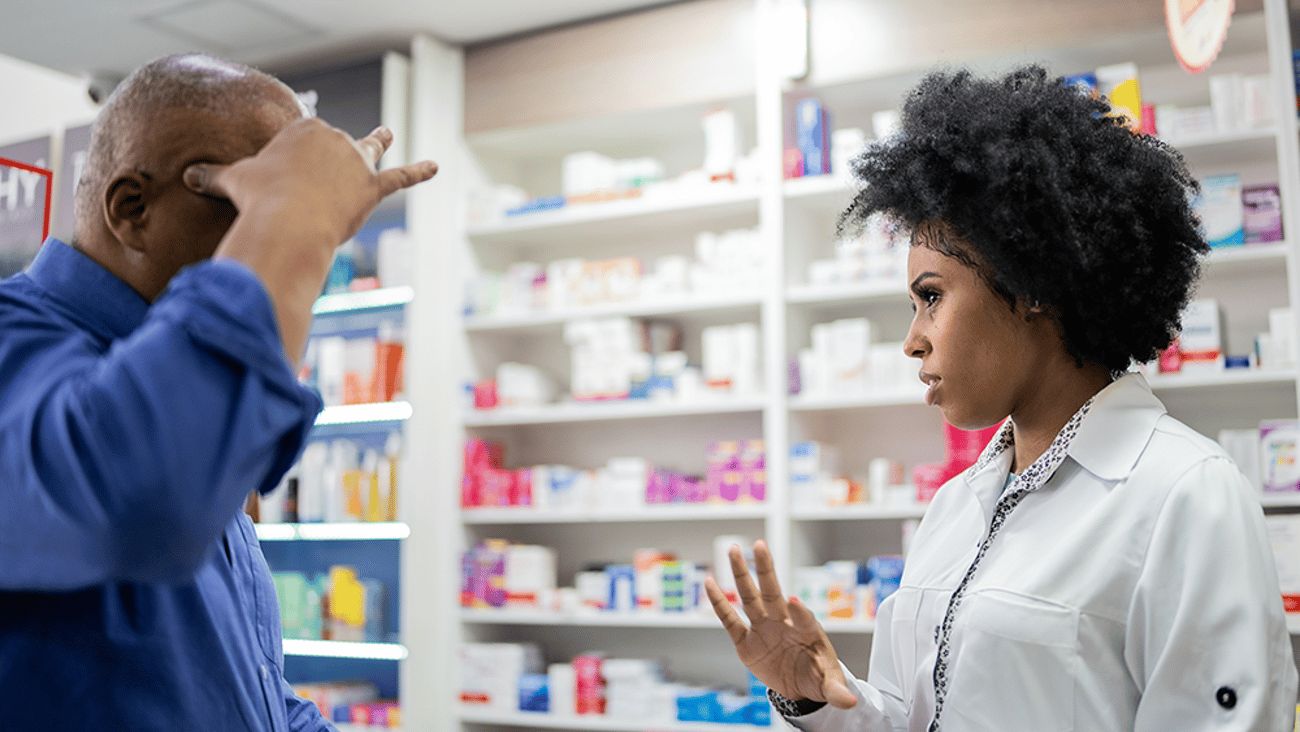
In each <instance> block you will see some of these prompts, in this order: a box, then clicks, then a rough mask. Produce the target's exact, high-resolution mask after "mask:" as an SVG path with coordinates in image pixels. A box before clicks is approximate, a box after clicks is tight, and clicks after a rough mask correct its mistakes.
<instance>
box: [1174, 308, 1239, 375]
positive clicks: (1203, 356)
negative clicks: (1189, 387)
mask: <svg viewBox="0 0 1300 732" xmlns="http://www.w3.org/2000/svg"><path fill="white" fill-rule="evenodd" d="M1227 340H1228V339H1227V333H1226V332H1225V330H1224V324H1223V309H1222V308H1220V307H1219V303H1218V301H1217V300H1214V299H1209V298H1207V299H1201V300H1193V301H1192V302H1190V303H1188V305H1187V309H1186V310H1184V311H1183V331H1182V333H1180V334H1179V336H1178V343H1179V349H1180V355H1181V361H1182V370H1183V371H1210V370H1216V369H1222V368H1223V367H1224V361H1223V352H1224V346H1225V345H1226V343H1227Z"/></svg>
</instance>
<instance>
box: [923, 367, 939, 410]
mask: <svg viewBox="0 0 1300 732" xmlns="http://www.w3.org/2000/svg"><path fill="white" fill-rule="evenodd" d="M920 378H921V381H922V382H924V383H925V384H926V386H928V387H929V388H927V389H926V390H925V403H926V404H931V405H932V404H934V400H935V390H936V389H937V388H938V387H939V382H940V381H942V379H940V378H939V377H938V376H935V375H934V374H927V373H925V372H924V371H922V372H921V373H920Z"/></svg>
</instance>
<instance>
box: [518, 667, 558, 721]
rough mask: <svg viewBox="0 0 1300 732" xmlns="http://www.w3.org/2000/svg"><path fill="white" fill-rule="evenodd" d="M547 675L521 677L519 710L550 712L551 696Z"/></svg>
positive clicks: (525, 675) (523, 675)
mask: <svg viewBox="0 0 1300 732" xmlns="http://www.w3.org/2000/svg"><path fill="white" fill-rule="evenodd" d="M548 681H549V678H548V675H547V674H522V675H521V676H520V677H519V710H520V711H522V712H549V711H550V710H551V706H550V694H549V691H548V688H547V682H548Z"/></svg>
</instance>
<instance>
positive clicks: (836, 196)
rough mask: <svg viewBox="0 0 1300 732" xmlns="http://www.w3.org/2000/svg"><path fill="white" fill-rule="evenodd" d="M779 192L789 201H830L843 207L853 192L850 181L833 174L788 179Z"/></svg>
mask: <svg viewBox="0 0 1300 732" xmlns="http://www.w3.org/2000/svg"><path fill="white" fill-rule="evenodd" d="M781 190H782V193H784V194H785V197H786V198H787V199H789V200H794V201H798V200H800V199H805V200H807V199H815V200H819V201H820V200H821V199H831V200H833V201H835V202H842V203H843V204H845V205H847V204H848V202H849V198H850V197H851V195H852V194H853V192H854V189H853V183H852V181H850V180H848V179H847V178H846V177H844V176H841V175H836V174H834V173H832V174H829V175H809V176H805V177H802V178H790V179H788V180H786V181H785V182H783V183H782V184H781Z"/></svg>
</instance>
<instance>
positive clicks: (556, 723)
mask: <svg viewBox="0 0 1300 732" xmlns="http://www.w3.org/2000/svg"><path fill="white" fill-rule="evenodd" d="M456 716H457V717H458V718H460V720H461V721H462V722H477V723H480V724H498V725H504V726H508V727H538V728H545V729H565V730H607V731H608V732H644V731H645V730H660V731H661V732H771V730H772V729H773V728H772V727H759V726H756V725H752V724H712V723H707V722H678V721H675V720H671V719H666V720H651V719H624V718H621V717H608V716H605V715H603V714H580V715H575V716H570V715H559V714H549V713H547V712H515V711H505V710H500V709H488V708H484V707H472V706H468V705H461V706H459V707H458V708H457V713H456Z"/></svg>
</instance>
